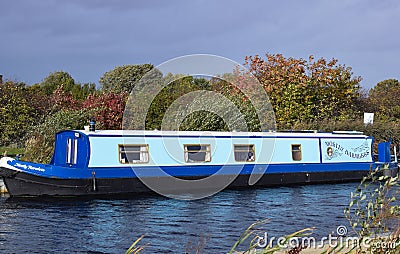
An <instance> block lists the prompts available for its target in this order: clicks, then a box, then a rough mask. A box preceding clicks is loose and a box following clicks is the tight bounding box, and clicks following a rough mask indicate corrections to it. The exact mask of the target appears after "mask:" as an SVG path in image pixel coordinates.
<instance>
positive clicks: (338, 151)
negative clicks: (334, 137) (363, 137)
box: [325, 141, 370, 160]
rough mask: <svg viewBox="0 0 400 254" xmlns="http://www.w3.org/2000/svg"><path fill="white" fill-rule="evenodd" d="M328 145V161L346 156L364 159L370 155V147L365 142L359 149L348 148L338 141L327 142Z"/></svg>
mask: <svg viewBox="0 0 400 254" xmlns="http://www.w3.org/2000/svg"><path fill="white" fill-rule="evenodd" d="M325 145H326V147H327V148H326V156H325V159H326V160H332V159H334V158H338V157H342V156H343V155H345V156H346V157H348V158H352V159H364V158H366V157H367V156H369V155H370V151H369V145H368V142H367V141H364V142H363V143H362V144H361V145H359V146H357V147H346V145H345V144H339V143H338V142H337V141H325Z"/></svg>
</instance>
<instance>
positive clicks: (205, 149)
mask: <svg viewBox="0 0 400 254" xmlns="http://www.w3.org/2000/svg"><path fill="white" fill-rule="evenodd" d="M185 161H186V162H209V161H211V147H210V145H201V144H198V145H185Z"/></svg>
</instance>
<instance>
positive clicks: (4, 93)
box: [0, 81, 36, 145]
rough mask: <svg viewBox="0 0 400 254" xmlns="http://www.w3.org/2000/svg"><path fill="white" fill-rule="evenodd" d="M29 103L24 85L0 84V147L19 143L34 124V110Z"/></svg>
mask: <svg viewBox="0 0 400 254" xmlns="http://www.w3.org/2000/svg"><path fill="white" fill-rule="evenodd" d="M29 102H30V98H29V97H28V93H27V89H26V86H25V84H24V83H16V82H11V81H7V82H5V83H2V84H0V105H1V106H0V145H10V144H13V143H20V142H21V141H22V139H23V137H24V136H25V133H26V131H27V130H28V128H29V127H30V126H32V125H33V124H35V121H36V120H35V109H34V108H32V107H31V106H30V105H29Z"/></svg>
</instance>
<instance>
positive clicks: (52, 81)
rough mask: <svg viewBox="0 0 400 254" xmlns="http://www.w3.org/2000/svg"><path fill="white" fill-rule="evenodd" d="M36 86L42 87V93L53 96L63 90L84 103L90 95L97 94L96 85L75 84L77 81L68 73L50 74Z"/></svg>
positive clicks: (57, 72)
mask: <svg viewBox="0 0 400 254" xmlns="http://www.w3.org/2000/svg"><path fill="white" fill-rule="evenodd" d="M34 86H38V87H40V89H41V90H42V92H43V93H44V94H45V95H47V96H51V95H52V94H53V93H54V92H55V91H56V90H57V89H59V88H62V90H63V91H64V92H66V93H68V94H69V93H70V94H71V95H72V97H73V99H74V100H77V101H82V100H84V99H86V97H87V96H88V95H89V94H92V93H94V92H96V85H95V84H94V83H85V84H83V85H82V84H80V83H75V80H74V79H73V78H72V76H71V75H70V74H69V73H68V72H64V71H56V72H53V73H50V74H49V75H48V76H47V77H46V78H45V79H44V80H43V81H42V82H41V83H40V84H36V85H34Z"/></svg>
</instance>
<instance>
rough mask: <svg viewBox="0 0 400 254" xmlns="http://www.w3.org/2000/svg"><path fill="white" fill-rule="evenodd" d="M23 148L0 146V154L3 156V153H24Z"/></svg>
mask: <svg viewBox="0 0 400 254" xmlns="http://www.w3.org/2000/svg"><path fill="white" fill-rule="evenodd" d="M24 152H25V150H24V148H13V147H7V146H0V156H3V155H4V153H7V155H16V154H24Z"/></svg>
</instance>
